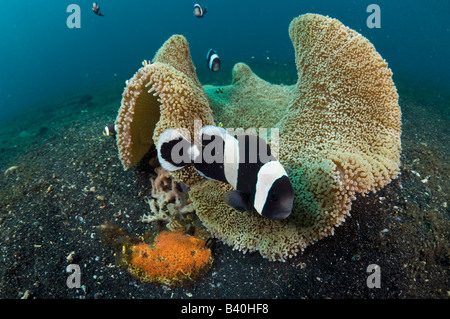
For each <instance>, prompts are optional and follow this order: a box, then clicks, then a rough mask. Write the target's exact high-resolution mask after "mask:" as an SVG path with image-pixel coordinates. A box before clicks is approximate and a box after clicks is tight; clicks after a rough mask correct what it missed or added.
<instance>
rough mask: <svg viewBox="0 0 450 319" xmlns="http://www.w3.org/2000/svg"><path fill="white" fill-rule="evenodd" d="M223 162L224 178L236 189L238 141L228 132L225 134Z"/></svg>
mask: <svg viewBox="0 0 450 319" xmlns="http://www.w3.org/2000/svg"><path fill="white" fill-rule="evenodd" d="M223 162H224V163H223V166H224V173H225V178H226V179H227V181H228V183H229V184H230V185H231V186H233V187H234V188H235V189H236V187H237V182H238V172H239V142H238V140H237V139H235V138H234V137H233V136H231V135H229V134H227V135H225V149H224V158H223Z"/></svg>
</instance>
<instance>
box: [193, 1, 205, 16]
mask: <svg viewBox="0 0 450 319" xmlns="http://www.w3.org/2000/svg"><path fill="white" fill-rule="evenodd" d="M207 11H208V10H207V8H203V7H202V6H201V5H199V4H198V3H196V4H194V15H195V16H196V17H197V18H203V16H204V15H205V13H206V12H207Z"/></svg>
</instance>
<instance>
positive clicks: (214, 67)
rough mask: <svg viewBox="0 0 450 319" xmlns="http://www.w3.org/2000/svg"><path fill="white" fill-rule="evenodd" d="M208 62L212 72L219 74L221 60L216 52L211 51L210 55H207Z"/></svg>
mask: <svg viewBox="0 0 450 319" xmlns="http://www.w3.org/2000/svg"><path fill="white" fill-rule="evenodd" d="M206 62H207V63H208V68H209V69H210V70H211V71H213V72H217V71H219V70H220V59H219V56H218V55H217V52H216V50H213V49H209V51H208V54H207V55H206Z"/></svg>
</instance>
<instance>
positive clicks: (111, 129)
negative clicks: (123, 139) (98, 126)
mask: <svg viewBox="0 0 450 319" xmlns="http://www.w3.org/2000/svg"><path fill="white" fill-rule="evenodd" d="M116 132H117V130H116V124H114V123H109V124H108V125H106V126H105V128H104V129H103V135H104V136H112V137H116Z"/></svg>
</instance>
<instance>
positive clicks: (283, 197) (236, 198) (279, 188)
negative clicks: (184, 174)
mask: <svg viewBox="0 0 450 319" xmlns="http://www.w3.org/2000/svg"><path fill="white" fill-rule="evenodd" d="M199 139H200V141H201V146H198V145H196V144H193V143H191V142H190V141H188V140H187V139H186V138H185V137H184V136H183V135H182V134H181V133H180V132H179V131H177V130H174V129H167V130H165V131H164V132H163V133H162V134H161V135H160V137H159V140H158V145H157V152H158V160H159V163H160V164H161V166H162V168H164V169H165V170H167V171H175V170H178V169H181V168H183V167H184V166H186V165H188V164H191V163H193V164H194V168H195V169H196V171H197V172H198V173H199V174H200V175H202V176H203V177H205V178H208V179H212V180H215V181H220V182H225V183H227V184H230V185H231V186H233V188H234V189H235V190H233V191H230V192H228V193H226V194H225V195H224V196H223V200H224V201H225V202H226V203H227V204H228V205H230V206H231V207H233V208H235V209H237V210H240V211H248V210H250V209H252V208H255V210H256V211H257V212H258V213H259V214H260V215H261V216H264V217H266V218H269V219H273V220H281V219H285V218H287V217H288V216H289V215H290V214H291V212H292V207H293V202H294V189H293V188H292V185H291V182H290V180H289V177H288V176H287V173H286V171H285V169H284V168H283V166H282V165H281V163H280V162H279V161H278V160H277V159H276V158H275V157H274V156H273V155H272V154H271V152H270V148H269V146H268V145H267V143H266V142H265V141H264V140H263V139H262V138H260V137H258V136H254V135H240V136H237V137H235V136H233V135H231V134H229V133H228V132H227V131H226V130H225V129H224V128H222V127H218V126H212V125H208V126H205V127H203V128H202V129H201V131H200V135H199ZM258 155H259V156H258Z"/></svg>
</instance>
